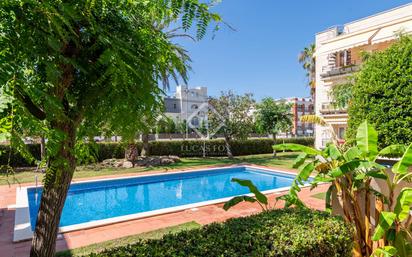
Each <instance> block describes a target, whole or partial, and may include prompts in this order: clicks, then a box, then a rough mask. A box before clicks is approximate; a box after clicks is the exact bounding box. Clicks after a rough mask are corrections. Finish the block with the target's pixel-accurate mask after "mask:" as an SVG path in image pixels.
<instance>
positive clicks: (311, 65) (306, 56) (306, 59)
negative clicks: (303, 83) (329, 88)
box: [298, 43, 316, 100]
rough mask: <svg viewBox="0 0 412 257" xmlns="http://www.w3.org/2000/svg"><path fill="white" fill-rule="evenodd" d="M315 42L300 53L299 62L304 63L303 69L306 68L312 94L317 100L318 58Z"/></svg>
mask: <svg viewBox="0 0 412 257" xmlns="http://www.w3.org/2000/svg"><path fill="white" fill-rule="evenodd" d="M315 50H316V49H315V44H313V43H312V44H310V45H309V46H307V47H305V48H304V49H303V50H302V51H301V52H300V54H299V58H298V60H299V63H301V64H302V66H303V69H305V70H306V76H307V77H308V79H309V87H310V94H311V96H312V99H313V100H315V89H316V82H315V75H316V74H315V72H316V58H315Z"/></svg>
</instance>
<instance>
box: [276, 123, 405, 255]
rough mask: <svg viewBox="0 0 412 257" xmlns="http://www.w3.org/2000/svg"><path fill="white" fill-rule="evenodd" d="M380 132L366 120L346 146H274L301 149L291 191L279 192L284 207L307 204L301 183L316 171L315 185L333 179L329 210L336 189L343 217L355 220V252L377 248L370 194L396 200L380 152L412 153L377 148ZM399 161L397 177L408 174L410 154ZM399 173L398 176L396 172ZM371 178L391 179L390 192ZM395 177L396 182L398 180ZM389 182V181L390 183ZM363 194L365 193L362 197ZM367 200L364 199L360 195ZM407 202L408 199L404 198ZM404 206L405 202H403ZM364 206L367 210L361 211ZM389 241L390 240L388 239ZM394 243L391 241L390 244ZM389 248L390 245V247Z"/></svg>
mask: <svg viewBox="0 0 412 257" xmlns="http://www.w3.org/2000/svg"><path fill="white" fill-rule="evenodd" d="M377 141H378V134H377V132H376V130H375V129H374V128H373V127H372V126H371V125H370V124H369V123H368V122H367V121H365V122H363V123H362V124H361V125H360V126H359V128H358V130H357V135H356V145H354V146H352V147H350V148H349V149H347V150H344V149H343V148H341V147H339V146H337V145H335V144H328V145H327V146H326V148H325V149H323V150H317V149H313V148H310V147H307V146H303V145H297V144H282V145H276V146H274V148H275V150H278V151H281V150H290V151H299V152H302V153H301V154H300V155H299V156H298V157H297V158H296V160H295V162H294V164H293V167H294V168H297V169H298V170H299V173H298V175H297V176H296V178H295V180H294V182H293V184H292V186H291V188H290V190H289V193H288V194H287V195H283V196H280V197H279V198H278V199H281V200H284V201H285V207H289V206H291V205H295V206H297V207H301V208H302V207H305V204H304V203H303V202H302V201H301V200H300V199H299V197H298V192H299V191H300V186H301V185H303V184H304V183H305V182H306V181H308V179H309V177H310V175H311V174H312V173H316V174H315V177H314V179H313V180H312V182H311V184H312V188H314V187H317V186H318V185H319V184H321V183H325V182H327V183H330V187H329V188H328V190H327V193H326V201H325V204H326V210H327V211H331V198H332V192H333V191H335V192H336V195H337V199H338V201H339V204H340V206H342V209H343V217H344V218H345V220H346V221H347V222H350V223H352V224H353V226H354V228H355V248H354V255H355V256H370V255H371V254H372V253H374V249H375V248H376V247H375V246H374V245H376V243H375V244H374V243H373V241H372V233H371V231H372V230H373V226H372V224H371V217H372V213H371V209H370V204H371V196H372V195H375V196H376V198H377V199H378V200H379V201H381V202H382V206H385V204H386V205H388V204H389V203H390V202H391V201H393V192H394V190H395V187H396V186H394V185H393V183H392V182H390V180H389V176H388V175H387V173H386V167H384V166H382V165H380V164H378V163H376V159H377V158H378V157H379V156H394V155H399V154H404V156H405V155H407V156H409V155H408V154H407V153H408V151H409V149H410V148H411V147H409V148H408V150H406V149H405V146H401V145H393V146H389V147H386V148H384V149H382V150H381V151H378V146H377ZM402 159H404V161H402V162H401V163H400V164H397V165H395V166H394V169H395V170H398V171H400V172H403V173H402V174H403V175H401V176H398V179H397V180H396V181H399V180H400V181H402V180H404V179H406V178H409V177H410V175H408V174H410V173H408V172H407V170H408V167H409V166H411V163H410V160H409V158H408V157H404V158H402ZM405 176H406V178H405ZM395 177H396V176H395ZM372 179H379V180H384V181H389V182H388V183H392V184H390V185H391V188H392V189H390V190H392V191H390V192H392V197H391V194H389V196H386V195H383V194H382V193H381V192H379V191H377V190H375V189H374V188H372V187H371V182H372ZM396 181H395V182H396ZM388 185H389V184H388ZM362 196H363V197H362ZM362 198H363V199H364V200H361V199H362ZM403 203H404V204H406V205H407V204H408V203H407V201H404V202H403ZM403 206H405V205H403ZM362 210H365V211H362ZM381 211H383V208H381ZM379 217H380V213H379V211H378V212H377V213H375V220H379ZM386 242H387V241H386ZM389 245H392V244H389ZM380 246H381V247H380V248H379V249H380V251H384V250H385V248H384V247H385V246H386V244H385V243H381V245H380ZM387 249H389V248H387Z"/></svg>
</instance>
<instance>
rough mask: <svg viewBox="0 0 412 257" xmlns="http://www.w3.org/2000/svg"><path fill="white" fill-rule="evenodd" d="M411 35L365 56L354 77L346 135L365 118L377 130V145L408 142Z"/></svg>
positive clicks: (411, 109)
mask: <svg viewBox="0 0 412 257" xmlns="http://www.w3.org/2000/svg"><path fill="white" fill-rule="evenodd" d="M411 55H412V37H410V36H402V37H401V38H400V40H399V42H396V43H395V44H393V45H392V46H391V47H389V48H387V49H386V50H384V51H382V52H377V53H373V54H371V55H370V56H368V58H367V60H366V62H365V63H364V64H363V65H362V69H361V70H360V71H359V72H358V74H357V75H356V77H355V84H354V86H353V89H352V90H353V92H352V93H353V97H352V99H351V101H350V103H349V110H348V113H349V121H348V126H349V128H348V132H347V137H348V139H349V141H354V140H355V136H356V129H357V127H358V126H359V125H360V124H361V123H362V122H363V121H364V120H368V122H370V123H371V124H372V125H373V126H374V127H375V128H376V130H377V131H378V133H379V138H378V142H379V147H380V148H383V147H385V146H388V145H391V144H405V145H406V144H409V143H410V142H412V115H411V113H412V104H411V103H412V83H411V81H412V58H411Z"/></svg>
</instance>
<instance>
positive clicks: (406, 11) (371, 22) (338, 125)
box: [315, 3, 412, 148]
mask: <svg viewBox="0 0 412 257" xmlns="http://www.w3.org/2000/svg"><path fill="white" fill-rule="evenodd" d="M399 33H405V34H411V33H412V3H410V4H407V5H404V6H400V7H397V8H394V9H391V10H388V11H385V12H382V13H378V14H376V15H372V16H369V17H366V18H363V19H360V20H357V21H353V22H350V23H347V24H345V25H344V26H342V27H332V28H329V29H327V30H325V31H322V32H319V33H318V34H316V53H315V56H316V95H315V99H316V100H315V103H316V104H315V113H316V115H319V116H321V117H323V118H324V120H325V121H326V122H327V124H328V125H329V126H324V127H322V126H319V125H316V126H315V137H316V140H315V146H316V147H317V148H323V147H325V145H326V144H327V143H328V142H330V141H331V139H332V136H333V135H336V137H337V138H338V141H339V142H342V143H343V142H344V141H343V139H344V136H345V132H346V128H347V120H348V114H347V111H346V109H344V108H343V109H338V108H335V107H334V105H333V99H332V98H331V97H330V90H331V88H332V87H333V86H335V85H338V84H343V83H346V82H347V81H348V77H349V76H351V75H353V73H354V72H356V71H358V70H359V69H360V65H361V63H362V57H361V55H362V52H375V51H380V50H384V49H385V48H387V47H389V46H390V45H391V44H393V43H394V42H395V41H396V40H397V38H398V34H399Z"/></svg>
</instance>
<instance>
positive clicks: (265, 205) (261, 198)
mask: <svg viewBox="0 0 412 257" xmlns="http://www.w3.org/2000/svg"><path fill="white" fill-rule="evenodd" d="M231 181H232V182H235V183H238V184H239V185H241V186H244V187H247V188H248V189H249V191H250V193H252V194H253V195H254V196H255V197H252V196H248V195H241V196H235V197H233V198H232V199H230V200H229V201H228V202H226V203H225V204H224V205H223V209H224V210H225V211H227V210H229V209H230V208H232V207H233V206H235V205H237V204H239V203H241V202H250V203H255V202H256V203H258V204H259V206H260V207H261V208H262V211H268V210H270V209H271V206H270V205H269V201H268V198H267V197H266V195H264V194H262V193H261V192H260V191H259V189H258V188H257V187H256V186H255V185H254V184H253V182H252V181H250V180H247V179H238V178H232V180H231Z"/></svg>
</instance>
